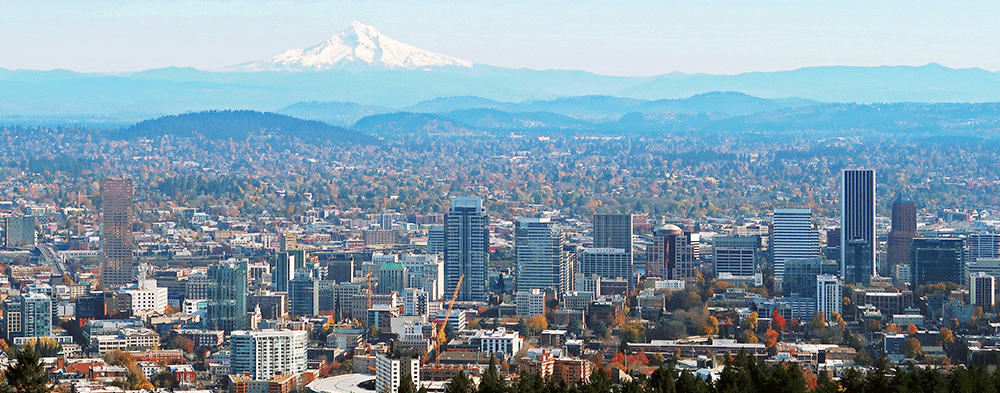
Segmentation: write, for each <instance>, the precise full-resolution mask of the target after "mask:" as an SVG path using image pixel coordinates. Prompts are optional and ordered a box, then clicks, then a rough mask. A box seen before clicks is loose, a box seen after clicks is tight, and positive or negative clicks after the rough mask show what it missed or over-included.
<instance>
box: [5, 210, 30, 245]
mask: <svg viewBox="0 0 1000 393" xmlns="http://www.w3.org/2000/svg"><path fill="white" fill-rule="evenodd" d="M4 221H5V222H6V225H4V227H5V228H6V231H5V232H4V239H3V240H4V241H3V244H4V246H5V247H7V248H18V247H27V248H34V247H35V240H36V236H35V217H34V216H24V217H7V218H6V219H5V220H4Z"/></svg>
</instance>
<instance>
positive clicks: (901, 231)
mask: <svg viewBox="0 0 1000 393" xmlns="http://www.w3.org/2000/svg"><path fill="white" fill-rule="evenodd" d="M916 237H917V204H915V203H913V201H911V200H910V199H909V198H906V197H904V196H903V193H902V192H900V193H899V194H898V195H896V200H895V201H894V202H892V229H891V230H890V231H889V236H888V241H887V242H886V247H887V248H888V250H886V257H887V258H888V262H889V267H890V268H891V267H892V266H899V265H910V266H913V260H912V259H911V258H912V255H911V254H912V253H913V239H914V238H916Z"/></svg>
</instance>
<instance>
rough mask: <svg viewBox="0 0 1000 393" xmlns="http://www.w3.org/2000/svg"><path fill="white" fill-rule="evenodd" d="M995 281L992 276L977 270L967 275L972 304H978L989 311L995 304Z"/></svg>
mask: <svg viewBox="0 0 1000 393" xmlns="http://www.w3.org/2000/svg"><path fill="white" fill-rule="evenodd" d="M996 290H997V282H996V279H995V278H994V277H993V276H990V275H987V274H986V273H983V272H979V273H974V274H970V275H969V297H970V298H972V299H971V300H972V305H973V306H980V307H982V308H983V310H984V311H986V312H991V311H992V310H993V307H994V306H996V304H997V301H996Z"/></svg>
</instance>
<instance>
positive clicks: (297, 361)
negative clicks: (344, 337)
mask: <svg viewBox="0 0 1000 393" xmlns="http://www.w3.org/2000/svg"><path fill="white" fill-rule="evenodd" d="M308 338H309V337H308V332H307V331H305V330H284V329H282V330H273V329H265V330H254V331H246V330H234V331H233V332H232V334H231V335H230V337H229V342H230V347H231V355H230V356H231V358H230V359H231V360H230V367H231V373H232V374H244V373H246V374H249V375H250V376H251V377H252V378H254V379H257V380H269V379H271V378H274V377H275V376H278V375H295V374H300V373H302V372H305V371H306V344H307V342H308Z"/></svg>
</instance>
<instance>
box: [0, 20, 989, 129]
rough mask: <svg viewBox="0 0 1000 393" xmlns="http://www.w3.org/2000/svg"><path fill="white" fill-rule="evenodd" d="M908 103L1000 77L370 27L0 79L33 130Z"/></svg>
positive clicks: (606, 118) (4, 113) (562, 117)
mask: <svg viewBox="0 0 1000 393" xmlns="http://www.w3.org/2000/svg"><path fill="white" fill-rule="evenodd" d="M719 92H727V93H719ZM903 102H919V103H988V102H1000V73H993V72H989V71H985V70H982V69H951V68H947V67H944V66H941V65H938V64H928V65H924V66H919V67H914V66H882V67H809V68H801V69H797V70H791V71H780V72H750V73H743V74H737V75H708V74H683V73H677V72H674V73H669V74H664V75H659V76H652V77H620V76H606V75H597V74H593V73H588V72H584V71H572V70H532V69H509V68H501V67H494V66H489V65H482V64H473V63H471V62H468V61H465V60H461V59H456V58H452V57H449V56H446V55H443V54H437V53H433V52H429V51H425V50H423V49H420V48H416V47H413V46H410V45H407V44H404V43H402V42H399V41H396V40H394V39H392V38H389V37H386V36H385V35H383V34H381V33H380V32H379V31H378V30H377V29H375V28H374V27H372V26H367V25H364V24H361V23H358V22H354V23H352V24H350V25H349V26H347V27H345V28H344V29H343V30H342V31H341V32H340V33H339V34H337V35H334V36H333V37H331V38H330V39H329V40H327V41H325V42H323V43H320V44H318V45H315V46H313V47H310V48H307V49H290V50H287V51H285V52H283V53H281V54H278V55H276V56H273V57H270V58H267V59H263V60H260V61H257V62H251V63H244V64H239V65H234V66H230V67H226V68H224V69H221V70H215V71H204V70H197V69H193V68H176V67H170V68H163V69H153V70H146V71H141V72H135V73H127V74H116V75H110V74H89V73H78V72H73V71H67V70H51V71H33V70H16V71H12V70H5V69H0V122H3V123H7V124H26V125H30V124H67V123H72V124H87V125H102V126H108V127H117V126H122V125H130V124H134V123H137V122H139V121H141V120H145V119H149V118H155V117H161V116H165V115H175V114H178V113H186V112H200V111H210V110H216V111H217V110H227V109H236V110H253V111H262V112H277V113H281V114H284V115H289V116H294V117H300V118H304V119H309V120H320V121H324V122H327V123H330V124H333V125H338V126H351V125H352V124H354V123H355V122H357V121H359V120H361V119H363V118H365V117H366V116H383V117H381V118H385V117H384V115H386V114H391V113H395V112H406V113H419V114H434V115H440V116H444V118H447V119H448V121H454V122H456V123H461V124H463V125H464V126H467V127H472V128H480V129H518V128H535V129H537V128H555V129H586V128H588V127H593V125H594V124H605V125H606V124H608V123H610V122H621V121H632V122H634V123H635V124H641V123H643V122H648V121H649V120H653V119H656V120H657V121H658V122H660V123H662V122H663V121H664V120H665V119H671V118H672V116H676V115H679V114H692V113H695V114H717V115H724V116H747V115H752V114H758V113H765V112H771V111H780V110H790V109H794V108H803V107H811V106H814V105H817V104H819V103H845V104H850V103H862V104H864V103H903ZM666 114H671V115H666ZM396 117H397V120H399V119H413V118H415V117H413V116H408V115H407V116H396ZM418 117H419V116H418ZM422 118H423V119H425V120H426V119H431V118H430V117H427V116H424V117H422ZM690 120H691V119H690V118H686V121H690ZM604 128H607V127H604Z"/></svg>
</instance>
